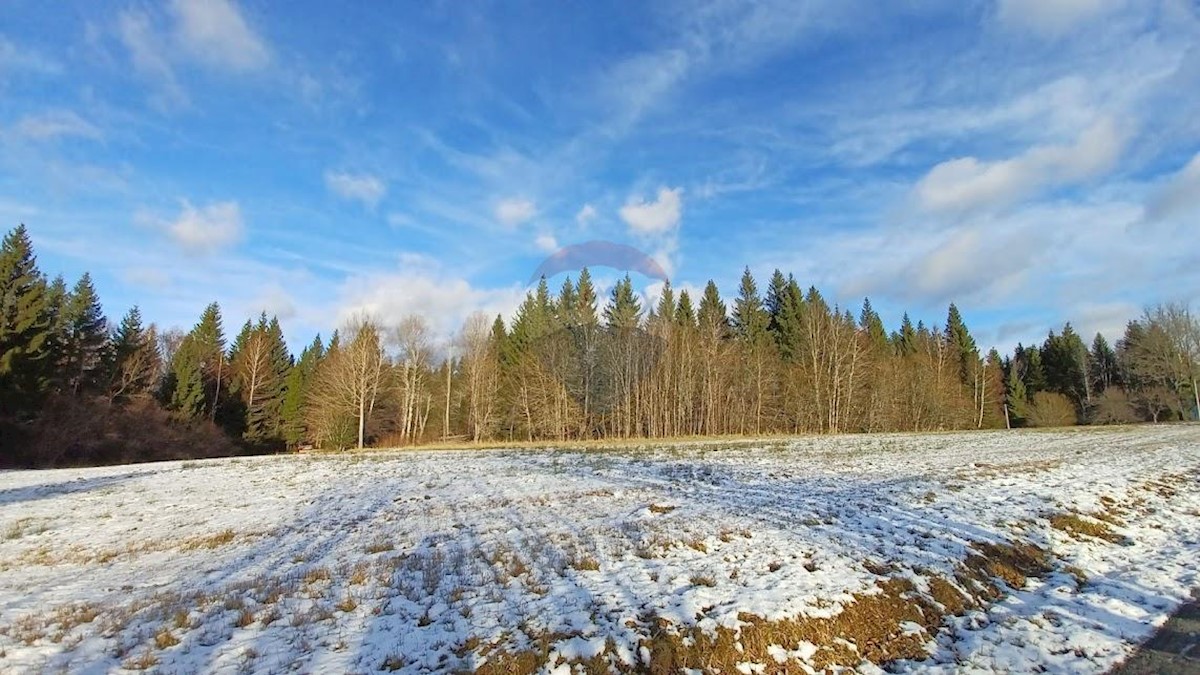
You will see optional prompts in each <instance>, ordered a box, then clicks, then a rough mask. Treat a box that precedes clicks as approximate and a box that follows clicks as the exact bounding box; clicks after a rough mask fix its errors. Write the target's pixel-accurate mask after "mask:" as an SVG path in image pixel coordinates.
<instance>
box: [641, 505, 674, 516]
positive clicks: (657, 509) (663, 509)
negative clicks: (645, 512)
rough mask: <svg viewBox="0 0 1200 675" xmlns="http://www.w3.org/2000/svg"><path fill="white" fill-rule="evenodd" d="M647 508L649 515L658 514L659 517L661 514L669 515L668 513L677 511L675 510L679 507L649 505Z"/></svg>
mask: <svg viewBox="0 0 1200 675" xmlns="http://www.w3.org/2000/svg"><path fill="white" fill-rule="evenodd" d="M647 508H649V509H650V513H657V514H659V515H662V514H664V513H670V512H672V511H674V510H675V509H677V508H679V507H677V506H666V505H662V504H651V505H650V506H648V507H647Z"/></svg>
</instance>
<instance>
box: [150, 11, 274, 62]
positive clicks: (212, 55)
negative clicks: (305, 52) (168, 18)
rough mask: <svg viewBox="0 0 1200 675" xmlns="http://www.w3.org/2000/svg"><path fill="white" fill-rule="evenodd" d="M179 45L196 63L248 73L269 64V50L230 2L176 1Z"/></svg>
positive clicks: (175, 12)
mask: <svg viewBox="0 0 1200 675" xmlns="http://www.w3.org/2000/svg"><path fill="white" fill-rule="evenodd" d="M171 7H172V10H173V11H174V14H175V18H176V34H177V35H178V38H179V42H180V44H181V45H182V46H183V47H184V48H185V49H187V51H188V53H189V54H190V55H191V57H192V58H194V59H195V60H197V61H200V62H202V63H207V64H209V65H212V66H216V67H221V68H228V69H230V70H239V71H249V70H256V69H258V68H261V67H263V66H265V65H267V63H268V62H269V61H270V56H271V54H270V51H269V50H268V49H267V46H266V44H265V43H264V42H263V40H262V39H261V38H260V37H259V36H258V35H257V34H256V33H255V32H254V31H253V30H252V29H251V28H250V26H249V25H248V24H247V23H246V19H245V18H244V17H243V16H242V14H241V12H240V11H238V8H237V7H236V6H235V5H234V4H233V3H232V2H230V1H229V0H175V2H173V3H172V5H171Z"/></svg>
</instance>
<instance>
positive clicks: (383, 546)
mask: <svg viewBox="0 0 1200 675" xmlns="http://www.w3.org/2000/svg"><path fill="white" fill-rule="evenodd" d="M395 549H396V547H395V546H394V545H393V544H392V542H390V541H388V540H386V539H383V538H379V539H375V540H374V541H372V542H371V543H369V544H367V547H366V551H367V553H372V554H373V553H386V552H388V551H393V550H395Z"/></svg>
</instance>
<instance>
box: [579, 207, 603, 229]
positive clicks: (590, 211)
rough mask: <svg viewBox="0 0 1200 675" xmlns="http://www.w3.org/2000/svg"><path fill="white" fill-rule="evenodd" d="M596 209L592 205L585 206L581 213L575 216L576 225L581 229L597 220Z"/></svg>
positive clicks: (581, 208)
mask: <svg viewBox="0 0 1200 675" xmlns="http://www.w3.org/2000/svg"><path fill="white" fill-rule="evenodd" d="M597 215H599V214H597V213H596V207H594V206H592V205H591V204H584V205H583V206H582V207H580V209H579V212H578V213H576V214H575V223H576V224H577V225H579V226H580V227H586V226H587V225H588V223H590V222H592V221H593V220H595V219H596V216H597Z"/></svg>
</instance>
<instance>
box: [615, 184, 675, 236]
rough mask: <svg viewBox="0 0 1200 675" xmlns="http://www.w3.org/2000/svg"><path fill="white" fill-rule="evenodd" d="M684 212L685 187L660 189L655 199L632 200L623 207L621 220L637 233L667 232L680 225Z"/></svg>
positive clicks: (653, 233)
mask: <svg viewBox="0 0 1200 675" xmlns="http://www.w3.org/2000/svg"><path fill="white" fill-rule="evenodd" d="M682 212H683V188H666V187H662V188H659V189H658V197H657V199H655V200H654V201H646V200H645V199H638V200H630V201H629V202H627V203H626V204H625V206H622V207H621V210H620V215H621V220H623V221H625V224H626V225H628V226H629V229H631V230H633V231H634V232H635V233H637V234H641V235H655V234H666V233H668V232H671V231H673V230H675V228H677V227H679V220H680V218H681V217H682Z"/></svg>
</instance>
